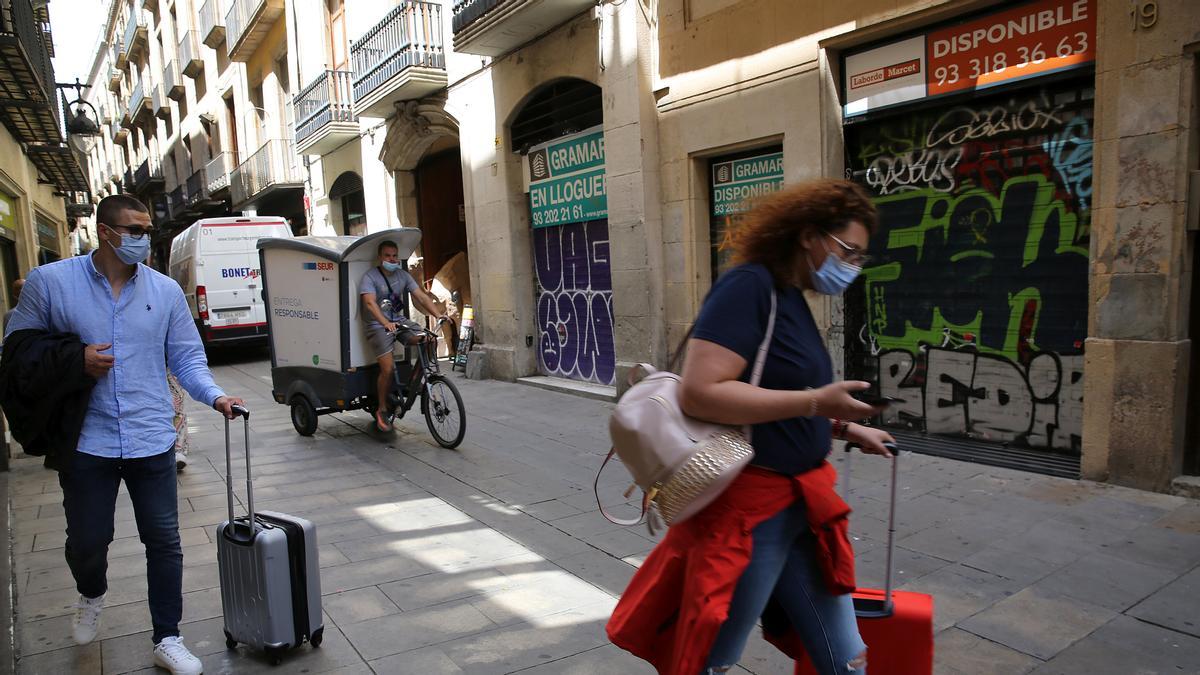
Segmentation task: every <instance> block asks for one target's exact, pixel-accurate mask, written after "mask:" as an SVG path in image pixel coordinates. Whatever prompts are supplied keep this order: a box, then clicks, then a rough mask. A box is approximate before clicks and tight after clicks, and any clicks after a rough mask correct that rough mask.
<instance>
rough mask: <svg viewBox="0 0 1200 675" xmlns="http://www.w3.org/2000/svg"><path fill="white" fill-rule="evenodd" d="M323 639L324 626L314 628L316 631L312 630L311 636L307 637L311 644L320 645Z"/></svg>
mask: <svg viewBox="0 0 1200 675" xmlns="http://www.w3.org/2000/svg"><path fill="white" fill-rule="evenodd" d="M324 639H325V627H324V626H321V627H320V628H318V629H317V630H316V632H314V633H313V634H312V636H311V637H309V638H308V641H309V642H311V643H312V646H314V647H320V646H321V641H322V640H324Z"/></svg>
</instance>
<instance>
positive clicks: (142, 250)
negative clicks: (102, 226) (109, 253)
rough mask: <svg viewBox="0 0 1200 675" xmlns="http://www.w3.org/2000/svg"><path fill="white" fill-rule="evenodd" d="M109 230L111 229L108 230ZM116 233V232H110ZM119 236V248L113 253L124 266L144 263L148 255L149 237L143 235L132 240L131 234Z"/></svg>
mask: <svg viewBox="0 0 1200 675" xmlns="http://www.w3.org/2000/svg"><path fill="white" fill-rule="evenodd" d="M109 229H111V228H109ZM112 231H113V232H116V230H112ZM117 234H120V235H121V246H120V248H115V249H113V251H114V252H115V253H116V254H117V258H118V259H120V261H121V262H123V263H125V264H126V265H136V264H138V263H140V262H142V261H144V260H145V259H146V258H147V257H148V256H149V255H150V235H148V234H144V235H142V236H141V237H139V238H137V239H134V238H133V235H131V234H122V233H120V232H117Z"/></svg>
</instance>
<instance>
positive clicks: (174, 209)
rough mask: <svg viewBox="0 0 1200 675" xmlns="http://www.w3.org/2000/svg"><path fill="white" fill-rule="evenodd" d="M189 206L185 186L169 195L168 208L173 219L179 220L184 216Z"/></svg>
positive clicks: (178, 187) (177, 187)
mask: <svg viewBox="0 0 1200 675" xmlns="http://www.w3.org/2000/svg"><path fill="white" fill-rule="evenodd" d="M186 206H187V193H186V191H185V188H184V186H182V185H179V186H176V188H175V189H174V190H171V191H170V192H168V193H167V208H168V209H169V210H170V214H171V217H172V218H178V217H179V216H181V215H183V210H184V208H185V207H186Z"/></svg>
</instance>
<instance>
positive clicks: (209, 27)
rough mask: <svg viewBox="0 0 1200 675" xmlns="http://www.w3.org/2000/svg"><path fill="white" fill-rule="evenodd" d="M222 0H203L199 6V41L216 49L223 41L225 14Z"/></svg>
mask: <svg viewBox="0 0 1200 675" xmlns="http://www.w3.org/2000/svg"><path fill="white" fill-rule="evenodd" d="M223 7H224V3H223V2H222V0H204V4H203V5H201V6H200V39H201V40H203V41H204V44H206V45H208V46H209V47H212V48H213V49H216V48H217V47H219V46H221V43H222V42H224V41H225V12H224V11H223Z"/></svg>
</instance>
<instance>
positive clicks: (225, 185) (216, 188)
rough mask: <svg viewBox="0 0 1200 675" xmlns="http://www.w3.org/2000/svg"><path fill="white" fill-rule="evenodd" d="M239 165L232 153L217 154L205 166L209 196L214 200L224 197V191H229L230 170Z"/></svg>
mask: <svg viewBox="0 0 1200 675" xmlns="http://www.w3.org/2000/svg"><path fill="white" fill-rule="evenodd" d="M236 163H237V160H236V158H235V157H234V155H233V153H231V152H221V153H217V156H216V157H213V158H212V159H211V160H209V161H208V164H205V165H204V169H203V171H204V180H206V181H207V188H206V189H207V191H208V195H209V196H210V197H212V198H213V199H217V198H219V197H218V195H219V196H221V197H223V196H224V191H227V190H229V170H230V168H231V167H232V166H233V165H234V164H236ZM188 180H191V179H190V178H189V179H188Z"/></svg>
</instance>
